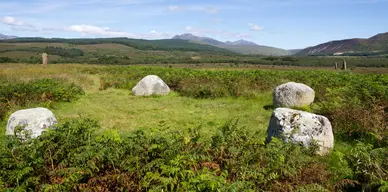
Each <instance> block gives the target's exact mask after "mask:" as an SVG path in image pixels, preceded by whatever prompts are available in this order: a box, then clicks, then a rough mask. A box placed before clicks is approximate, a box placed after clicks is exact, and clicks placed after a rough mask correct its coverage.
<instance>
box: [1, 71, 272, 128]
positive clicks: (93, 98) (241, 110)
mask: <svg viewBox="0 0 388 192" xmlns="http://www.w3.org/2000/svg"><path fill="white" fill-rule="evenodd" d="M84 67H88V66H85V65H50V67H49V68H41V67H40V66H39V65H22V64H16V65H14V64H10V65H0V70H1V71H0V74H1V75H2V78H5V79H7V80H8V81H10V82H18V81H30V80H34V79H40V78H59V79H65V80H66V81H69V82H74V83H76V84H78V85H80V86H81V87H82V88H83V89H84V90H85V92H86V93H85V95H84V96H82V97H81V98H80V99H79V100H77V101H74V102H71V103H59V104H55V105H53V106H52V107H53V111H54V113H55V114H56V116H57V118H58V119H59V120H63V121H64V120H66V119H68V118H74V117H89V118H92V119H98V120H99V121H100V122H101V125H102V128H103V129H117V130H119V131H120V132H125V131H133V130H134V129H151V128H154V127H158V126H159V125H163V126H166V127H180V128H181V129H187V128H193V127H197V126H202V127H203V128H204V129H205V130H210V131H212V130H213V131H214V129H215V128H217V127H219V126H221V125H223V124H225V123H226V122H228V121H230V120H233V119H239V120H240V123H241V124H242V125H246V126H248V127H249V128H252V129H260V130H263V131H264V130H265V129H266V125H267V123H268V122H267V121H268V118H269V116H270V115H271V112H270V111H266V110H265V109H264V106H266V105H270V104H271V103H272V94H271V92H264V93H262V94H260V96H258V97H257V98H255V99H249V100H248V99H243V98H240V99H233V98H219V99H194V98H189V97H181V96H179V94H177V93H172V94H170V95H169V96H168V97H135V96H133V95H131V90H130V89H114V88H109V89H107V90H102V91H100V90H99V87H100V77H99V76H98V75H89V74H84V73H82V72H81V71H82V69H83V68H84ZM96 67H100V66H96ZM15 78H16V79H15Z"/></svg>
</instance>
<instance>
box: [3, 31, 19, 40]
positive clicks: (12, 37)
mask: <svg viewBox="0 0 388 192" xmlns="http://www.w3.org/2000/svg"><path fill="white" fill-rule="evenodd" d="M14 38H17V37H16V36H8V35H3V34H1V33H0V40H3V39H14Z"/></svg>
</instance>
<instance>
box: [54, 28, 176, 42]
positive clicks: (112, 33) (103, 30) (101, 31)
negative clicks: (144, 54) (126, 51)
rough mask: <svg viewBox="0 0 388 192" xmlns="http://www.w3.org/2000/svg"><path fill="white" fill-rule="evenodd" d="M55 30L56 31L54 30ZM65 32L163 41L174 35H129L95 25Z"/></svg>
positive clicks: (66, 29)
mask: <svg viewBox="0 0 388 192" xmlns="http://www.w3.org/2000/svg"><path fill="white" fill-rule="evenodd" d="M54 30H55V29H54ZM64 30H65V31H70V32H76V33H81V34H83V35H96V36H104V37H128V38H135V39H163V38H171V36H172V34H170V33H164V32H158V31H156V30H151V31H150V32H148V33H138V34H134V33H128V32H124V31H114V30H110V29H109V28H107V27H105V28H103V27H97V26H93V25H71V26H68V27H65V28H64Z"/></svg>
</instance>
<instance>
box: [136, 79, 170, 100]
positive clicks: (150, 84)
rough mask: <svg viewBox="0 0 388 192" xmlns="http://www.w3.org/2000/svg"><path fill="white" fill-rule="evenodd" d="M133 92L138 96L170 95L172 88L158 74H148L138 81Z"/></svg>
mask: <svg viewBox="0 0 388 192" xmlns="http://www.w3.org/2000/svg"><path fill="white" fill-rule="evenodd" d="M132 93H133V94H134V95H136V96H150V95H168V93H170V88H169V87H168V85H167V84H166V83H165V82H164V81H163V80H162V79H161V78H159V77H158V76H156V75H148V76H146V77H144V78H143V79H142V80H141V81H139V83H137V85H136V86H135V87H134V88H133V89H132Z"/></svg>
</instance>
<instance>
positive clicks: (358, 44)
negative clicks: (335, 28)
mask: <svg viewBox="0 0 388 192" xmlns="http://www.w3.org/2000/svg"><path fill="white" fill-rule="evenodd" d="M387 53H388V33H381V34H378V35H375V36H373V37H371V38H369V39H361V38H354V39H345V40H338V41H330V42H327V43H323V44H320V45H317V46H313V47H308V48H306V49H303V50H302V51H300V52H298V53H297V54H296V55H299V56H305V55H381V54H387Z"/></svg>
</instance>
